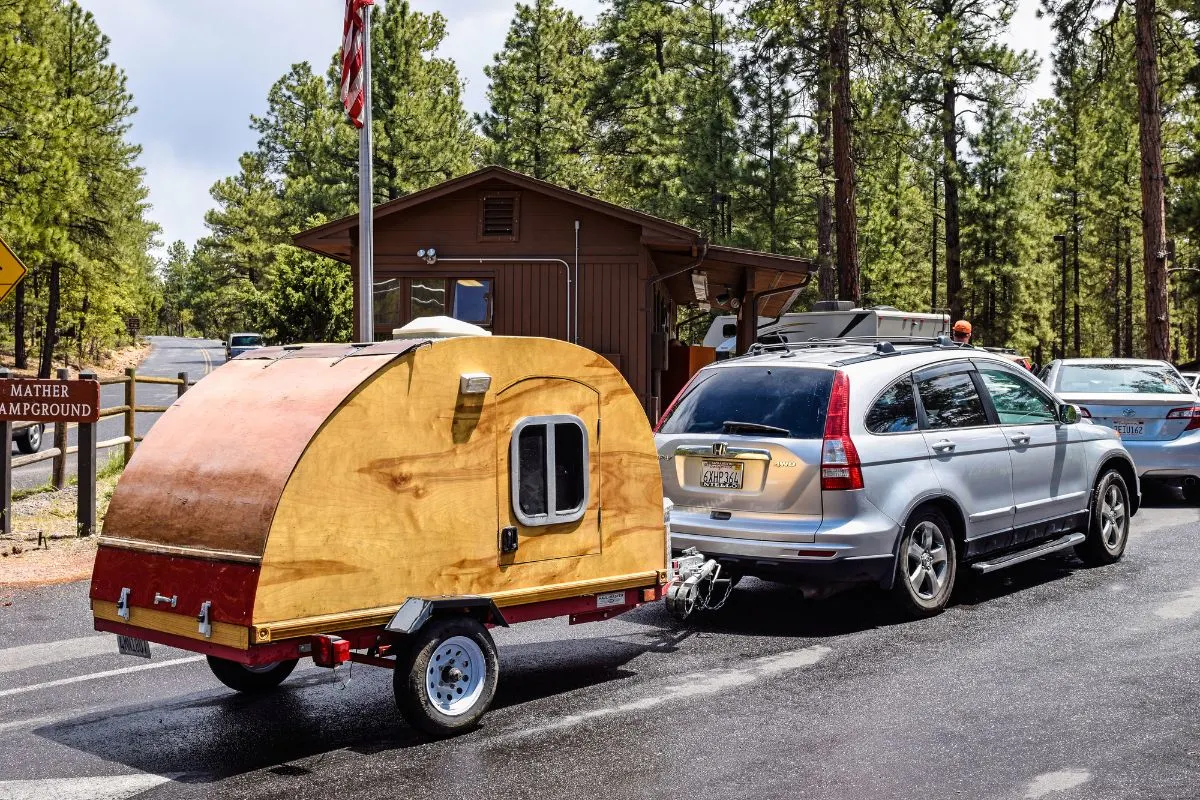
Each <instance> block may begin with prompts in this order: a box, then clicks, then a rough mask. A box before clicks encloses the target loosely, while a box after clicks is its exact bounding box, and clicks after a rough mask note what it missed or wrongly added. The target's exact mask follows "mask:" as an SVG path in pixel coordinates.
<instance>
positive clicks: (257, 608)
mask: <svg viewBox="0 0 1200 800" xmlns="http://www.w3.org/2000/svg"><path fill="white" fill-rule="evenodd" d="M481 387H482V388H481ZM662 509H663V501H662V488H661V481H660V478H659V469H658V462H657V455H656V453H655V450H654V445H653V435H652V432H651V430H650V428H649V425H648V423H647V421H646V416H645V414H644V413H643V411H642V409H641V406H640V404H639V403H638V400H637V398H636V396H635V395H634V393H633V391H632V390H631V389H630V387H629V385H628V384H627V383H626V382H625V380H624V378H622V376H621V374H620V373H619V372H618V371H617V370H616V369H615V368H614V367H613V365H612V364H610V363H609V362H608V361H606V360H605V359H604V358H603V357H602V356H600V355H598V354H596V353H594V352H592V351H589V350H586V349H584V348H582V347H578V346H576V345H572V344H569V343H566V342H562V341H557V340H551V339H537V338H520V337H490V336H466V337H457V338H450V339H438V340H397V341H390V342H383V343H379V344H373V345H365V346H349V345H313V346H301V347H284V348H264V349H261V350H256V351H253V352H251V353H247V354H245V355H243V356H240V357H238V358H235V359H233V360H232V361H230V362H229V363H228V364H226V365H224V366H222V367H220V368H219V369H217V370H215V371H214V372H213V373H212V374H211V375H209V376H208V377H206V378H205V379H204V380H203V381H201V382H199V383H197V384H196V386H195V387H193V388H192V389H191V390H189V391H188V392H187V393H186V394H184V395H183V396H182V397H181V398H180V399H179V400H178V401H177V402H176V403H175V404H174V405H173V406H172V407H171V408H170V409H169V410H168V411H167V412H166V413H165V414H163V416H162V418H161V419H160V420H159V422H158V423H157V424H156V425H155V426H154V428H153V429H152V430H151V431H150V433H149V434H148V435H147V436H146V439H145V441H144V442H143V443H142V444H141V446H140V448H139V449H138V451H137V453H136V454H135V456H134V458H133V459H132V461H131V462H130V464H129V466H128V467H127V469H126V471H125V474H124V475H123V476H122V478H121V480H120V482H119V484H118V486H117V489H116V492H115V494H114V495H113V498H112V502H111V504H110V506H109V510H108V514H107V517H106V519H105V524H104V533H103V536H102V537H101V539H100V543H99V551H98V554H97V558H96V564H95V569H94V574H93V579H92V586H91V601H92V610H93V615H94V618H95V624H96V627H97V629H99V630H108V631H112V632H115V633H118V634H123V635H125V636H130V637H137V638H140V639H145V640H148V641H157V642H161V643H165V644H170V645H173V646H181V647H186V648H189V649H193V650H197V651H199V652H204V653H207V654H209V655H210V656H212V657H216V658H219V659H222V660H225V661H230V662H236V663H240V664H243V665H252V666H263V665H270V664H273V663H276V662H278V661H280V660H286V659H288V658H294V657H297V656H302V655H306V654H308V653H310V652H312V650H311V648H312V647H313V646H314V642H315V646H318V647H319V646H324V645H325V644H327V640H328V639H330V638H338V636H341V637H346V638H348V639H349V640H350V642H351V645H352V646H353V647H355V648H359V647H371V648H373V649H372V652H373V653H374V655H372V656H370V657H371V658H376V659H377V658H378V652H379V647H380V646H382V647H383V649H384V650H386V649H387V648H388V647H398V646H399V645H398V644H397V641H396V640H398V639H399V638H401V637H396V636H390V635H389V634H388V633H387V632H386V631H385V629H384V627H383V626H385V625H387V624H388V623H389V621H391V620H393V618H394V617H395V616H396V615H397V612H398V610H399V609H400V608H401V606H402V605H403V604H405V602H406V601H409V600H410V599H413V598H427V599H429V602H428V603H427V605H429V607H430V608H434V607H435V606H436V607H437V608H441V607H442V605H439V604H444V605H449V606H453V605H454V603H453V598H472V601H471V602H474V603H482V604H485V605H486V606H487V608H488V609H491V610H490V611H485V612H480V613H481V614H483V616H479V619H480V620H482V621H485V622H487V623H489V624H506V623H507V622H509V621H519V620H523V619H531V618H536V617H540V616H549V615H555V614H571V615H574V616H576V617H578V618H580V619H581V620H586V619H590V618H597V617H602V616H608V615H611V614H612V613H616V612H619V611H623V610H626V609H627V608H630V607H633V606H634V605H637V604H638V603H640V602H643V601H644V600H650V599H657V598H659V597H661V596H662V590H663V586H664V584H665V582H666V577H667V572H666V570H667V541H666V536H667V534H666V531H665V527H664V524H663V510H662ZM434 610H436V608H434ZM459 610H460V611H461V613H472V612H470V611H469V609H468V610H467V611H462V609H459ZM427 613H428V612H427ZM489 614H490V615H491V616H488V615H489ZM476 616H478V614H476ZM322 637H323V638H322ZM210 660H211V659H210ZM356 660H357V659H356ZM369 663H370V662H369ZM214 671H216V669H214ZM218 677H220V674H219V673H218ZM222 679H223V680H224V678H222Z"/></svg>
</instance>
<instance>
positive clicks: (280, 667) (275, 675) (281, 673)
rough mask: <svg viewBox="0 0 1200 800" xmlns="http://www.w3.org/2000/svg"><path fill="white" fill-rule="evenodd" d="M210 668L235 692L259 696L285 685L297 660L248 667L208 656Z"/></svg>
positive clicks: (218, 678) (291, 659)
mask: <svg viewBox="0 0 1200 800" xmlns="http://www.w3.org/2000/svg"><path fill="white" fill-rule="evenodd" d="M208 668H209V669H211V670H212V673H213V675H216V676H217V680H219V681H220V682H221V683H223V684H225V685H226V686H228V687H229V688H230V689H233V690H234V691H235V692H243V693H245V694H257V693H260V692H269V691H270V690H272V689H274V688H275V687H276V686H278V685H279V684H281V683H283V682H284V680H285V679H286V678H287V676H288V675H291V674H292V670H294V669H295V668H296V659H294V658H290V659H288V660H286V661H276V662H275V663H273V664H263V665H261V666H257V667H248V666H246V665H245V664H239V663H238V662H236V661H229V660H228V659H224V658H217V657H216V656H208Z"/></svg>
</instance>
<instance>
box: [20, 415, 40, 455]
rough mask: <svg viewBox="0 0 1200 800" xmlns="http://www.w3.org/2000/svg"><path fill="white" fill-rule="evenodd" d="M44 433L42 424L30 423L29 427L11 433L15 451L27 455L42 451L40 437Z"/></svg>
mask: <svg viewBox="0 0 1200 800" xmlns="http://www.w3.org/2000/svg"><path fill="white" fill-rule="evenodd" d="M45 433H46V426H45V425H44V424H42V423H40V422H31V423H29V427H26V428H22V429H21V430H16V431H13V442H14V443H16V445H17V450H19V451H21V452H22V453H25V454H26V455H29V454H32V453H36V452H37V451H39V450H41V449H42V437H43V436H44V435H45Z"/></svg>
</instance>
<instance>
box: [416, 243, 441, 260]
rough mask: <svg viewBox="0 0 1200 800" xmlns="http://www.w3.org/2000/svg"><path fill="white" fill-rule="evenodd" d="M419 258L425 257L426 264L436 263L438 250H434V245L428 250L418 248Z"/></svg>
mask: <svg viewBox="0 0 1200 800" xmlns="http://www.w3.org/2000/svg"><path fill="white" fill-rule="evenodd" d="M417 258H423V259H425V263H426V264H436V263H437V250H434V249H433V248H432V247H431V248H429V249H428V250H418V251H417Z"/></svg>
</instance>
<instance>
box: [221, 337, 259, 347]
mask: <svg viewBox="0 0 1200 800" xmlns="http://www.w3.org/2000/svg"><path fill="white" fill-rule="evenodd" d="M260 344H262V337H261V336H234V337H231V338H230V340H229V346H230V347H257V346H258V345H260Z"/></svg>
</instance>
